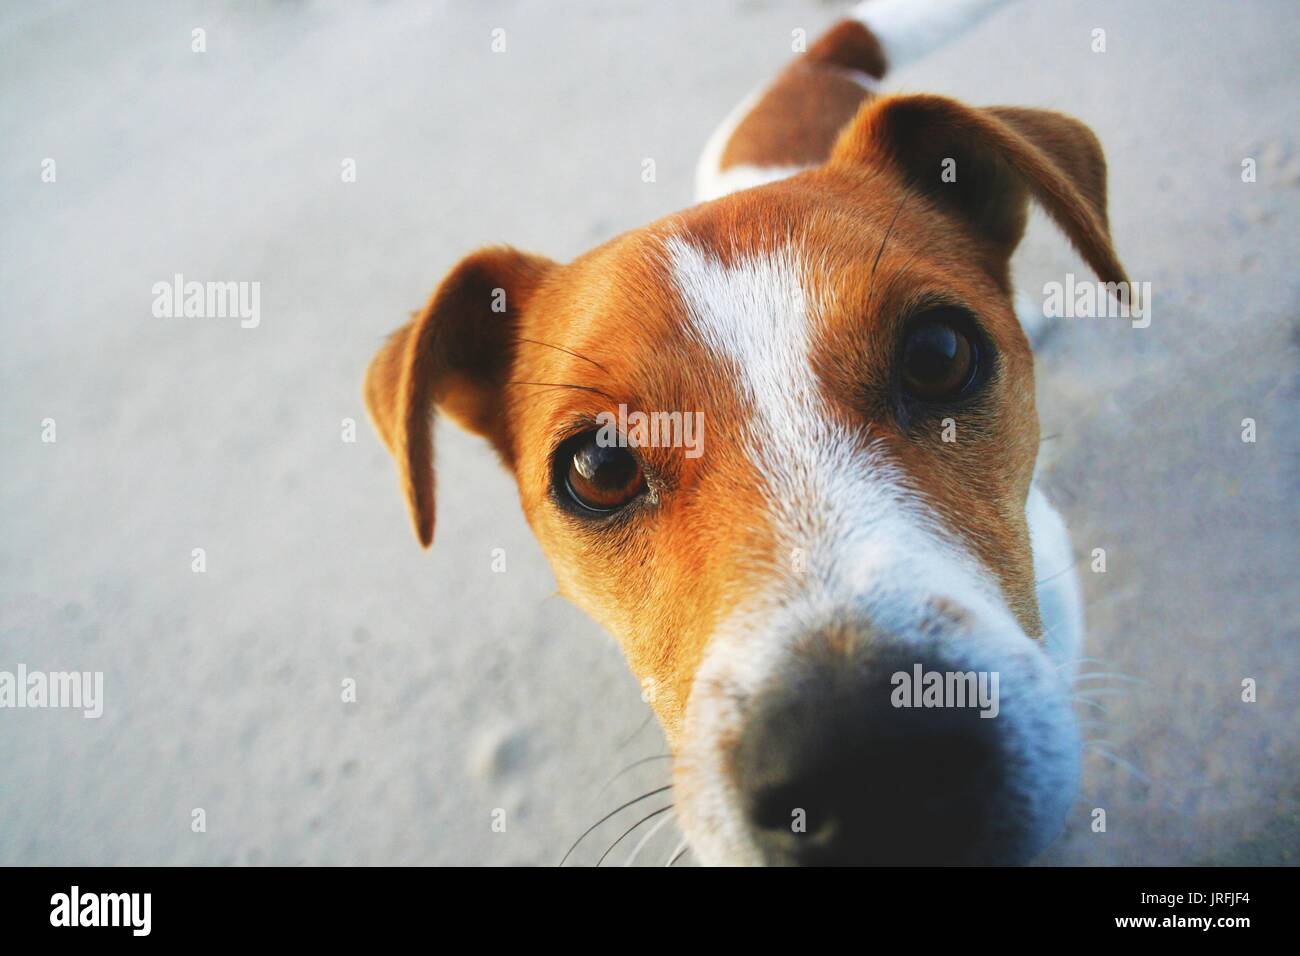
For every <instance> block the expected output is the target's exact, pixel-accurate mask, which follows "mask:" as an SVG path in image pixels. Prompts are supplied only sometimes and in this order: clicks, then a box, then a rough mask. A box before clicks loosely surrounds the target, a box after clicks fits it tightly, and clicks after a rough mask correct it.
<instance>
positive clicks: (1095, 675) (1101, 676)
mask: <svg viewBox="0 0 1300 956" xmlns="http://www.w3.org/2000/svg"><path fill="white" fill-rule="evenodd" d="M1085 680H1117V681H1123V682H1125V683H1128V684H1141V685H1142V686H1144V687H1150V686H1151V682H1150V681H1149V680H1144V679H1143V678H1141V677H1130V676H1129V675H1128V674H1107V673H1102V672H1099V671H1090V672H1089V673H1087V674H1076V675H1075V676H1074V677H1072V678H1071V679H1070V683H1071V684H1077V683H1079V682H1080V681H1085Z"/></svg>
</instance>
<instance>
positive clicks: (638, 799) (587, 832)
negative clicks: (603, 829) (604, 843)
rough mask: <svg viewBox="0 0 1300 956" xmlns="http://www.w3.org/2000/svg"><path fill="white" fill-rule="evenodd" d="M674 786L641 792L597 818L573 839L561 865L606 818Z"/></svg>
mask: <svg viewBox="0 0 1300 956" xmlns="http://www.w3.org/2000/svg"><path fill="white" fill-rule="evenodd" d="M672 788H673V785H672V784H671V783H670V784H668V785H667V786H664V787H658V788H656V789H654V790H651V791H650V792H649V793H643V794H641V796H639V797H636V798H635V799H633V800H629V801H628V802H627V803H624V804H621V805H619V806H617V807H615V808H614V809H613V810H611V811H609V813H607V814H605V815H604V816H603V817H601V818H600V819H599V820H597V821H596V822H595V823H593V824H592V825H591V826H589V827H587V829H585V830H583V831H582V835H581V836H579V837H578V839H576V840H574V841H573V846H571V847H569V849H568V852H566V853H565V854H564V856H563V857H561V859H560V866H564V864H565V861H567V860H568V859H569V857H570V856H572V855H573V851H574V850H576V849H577V848H578V844H580V843H581V842H582V841H583V840H585V839H587V837H588V836H589V835H590V834H591V833H592V831H594V830H595V829H596V828H597V827H598V826H600V825H601V824H602V823H604V822H605V821H606V820H608V819H610V818H611V817H613V816H616V815H617V814H619V813H622V812H623V811H624V810H626V809H627V808H628V807H630V806H633V805H634V804H637V803H640V802H641V801H642V800H647V799H649V798H650V797H653V796H654V795H655V794H657V793H663V792H664V791H666V790H671V789H672Z"/></svg>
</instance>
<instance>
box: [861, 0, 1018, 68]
mask: <svg viewBox="0 0 1300 956" xmlns="http://www.w3.org/2000/svg"><path fill="white" fill-rule="evenodd" d="M1006 2H1007V0H863V2H862V3H859V4H858V5H857V6H856V7H854V8H853V10H852V12H851V13H850V14H849V16H850V17H851V21H850V22H856V23H860V24H862V26H864V27H865V28H866V29H867V30H868V31H869V32H870V33H871V34H872V35H873V36H874V37H875V38H876V41H877V42H878V43H879V44H880V47H881V49H882V50H883V51H884V55H885V62H886V64H887V65H888V67H889V68H890V69H895V70H897V69H900V68H901V67H904V66H906V65H907V64H909V63H912V62H913V61H915V60H919V59H921V57H923V56H926V55H927V54H929V53H931V52H933V51H935V50H937V49H939V47H941V46H943V45H944V44H946V43H947V42H948V41H950V40H952V39H954V38H956V37H959V36H961V35H962V34H963V33H965V32H967V31H968V30H970V28H971V27H973V26H975V25H976V24H977V23H979V22H980V21H981V20H983V19H984V18H985V17H987V16H988V15H989V14H990V13H992V12H993V11H994V10H996V9H997V8H998V7H1001V6H1004V5H1005V4H1006Z"/></svg>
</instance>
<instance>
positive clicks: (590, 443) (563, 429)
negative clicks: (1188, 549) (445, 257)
mask: <svg viewBox="0 0 1300 956" xmlns="http://www.w3.org/2000/svg"><path fill="white" fill-rule="evenodd" d="M996 6H997V4H996V3H994V2H990V0H946V2H936V0H930V2H924V0H868V2H865V3H863V4H861V5H859V6H858V7H856V8H853V10H852V12H851V13H850V14H849V15H848V16H847V17H846V18H845V19H844V20H842V21H840V22H839V23H837V24H835V25H834V26H833V27H832V28H830V29H829V30H828V31H827V32H826V33H824V34H823V35H821V36H820V38H819V39H817V40H816V41H815V42H814V43H812V44H811V45H810V46H809V47H808V49H807V50H806V51H805V52H803V53H801V54H799V55H798V56H797V57H796V58H795V60H794V62H793V63H791V64H790V65H789V66H788V67H787V68H786V69H785V70H784V71H783V72H781V73H780V74H779V75H778V76H777V77H776V78H775V80H774V81H773V82H771V83H769V84H768V85H766V86H764V87H762V88H761V89H760V90H759V91H758V92H756V93H755V94H753V95H752V96H751V97H749V98H748V99H746V100H745V101H744V102H743V103H741V104H740V105H739V106H738V107H737V108H736V110H735V111H733V113H732V114H731V116H730V117H729V118H728V119H727V120H725V121H724V123H723V124H722V126H721V127H719V129H718V130H717V132H716V133H715V134H714V135H713V137H712V138H711V139H710V141H709V143H708V144H707V146H706V148H705V150H704V153H703V156H702V158H701V161H700V166H699V172H698V182H697V190H698V194H699V199H700V202H699V204H698V205H695V206H693V207H691V208H689V209H686V210H684V211H682V212H679V213H677V214H675V215H671V216H668V217H667V218H665V219H662V220H660V221H658V222H655V223H652V224H650V225H648V226H645V227H644V228H641V229H637V230H635V231H632V232H629V233H627V234H624V235H621V236H619V237H617V238H614V239H612V240H610V241H609V242H607V243H605V244H604V245H601V246H599V247H598V248H596V249H593V250H591V251H590V252H588V253H586V254H585V255H582V256H580V257H579V258H577V259H576V260H574V261H573V262H570V263H568V264H559V263H556V262H553V261H551V260H549V259H547V258H544V257H542V256H538V255H533V254H528V253H524V252H520V251H517V250H514V249H512V248H509V247H494V248H486V249H481V250H479V251H477V252H474V253H473V254H471V255H469V256H468V257H467V258H465V259H464V260H462V261H461V262H460V263H459V264H458V265H457V266H455V268H453V269H452V271H451V272H450V274H448V275H447V276H446V278H444V279H443V280H442V282H441V283H440V284H439V285H438V287H437V289H436V290H435V291H434V293H433V295H432V297H431V298H430V299H429V301H428V303H427V305H425V307H424V309H423V310H422V311H421V312H419V313H418V314H417V315H416V317H415V318H414V319H413V320H412V321H411V322H410V323H408V324H407V325H405V326H403V327H402V328H401V329H399V330H398V331H397V332H396V333H394V334H393V335H392V337H391V338H390V339H389V340H388V341H387V343H386V344H385V345H384V346H383V347H382V348H381V350H380V351H379V353H378V355H376V356H375V357H374V359H373V360H372V362H371V364H370V366H369V369H368V371H367V373H366V379H365V386H364V394H365V399H366V404H367V408H368V410H369V413H370V416H371V419H372V421H373V423H374V425H375V426H376V428H377V430H378V432H379V434H380V436H381V437H382V439H383V441H384V442H385V444H386V445H387V447H388V448H389V449H390V451H391V452H392V454H393V456H394V458H395V459H396V463H397V470H398V473H399V478H400V485H401V488H402V491H403V493H404V495H405V497H406V501H407V503H408V505H409V510H410V514H411V518H412V519H413V522H414V526H415V531H416V534H417V536H418V538H419V541H420V543H421V544H422V545H424V546H425V547H428V546H429V545H430V543H431V542H432V540H433V534H434V470H433V447H432V432H431V419H432V416H433V415H434V414H435V410H436V412H437V413H439V414H443V415H446V416H449V417H450V418H451V419H453V420H455V421H456V422H458V423H459V424H460V425H462V426H463V427H465V428H467V429H468V430H469V431H471V432H473V433H476V434H478V435H481V436H483V437H484V438H486V439H487V440H488V441H489V442H490V443H491V445H492V446H493V447H494V448H495V449H496V451H497V452H498V453H499V455H500V458H501V460H502V462H503V463H504V465H505V467H507V468H508V469H509V470H510V471H511V472H512V473H513V474H514V476H515V478H516V479H517V481H518V486H519V494H520V500H521V502H522V505H523V509H524V512H525V514H526V515H527V518H528V521H529V523H530V525H531V527H532V529H533V530H534V532H535V534H536V535H537V538H538V540H539V541H540V542H541V545H542V548H543V550H544V551H545V553H546V554H547V557H548V559H549V561H550V563H551V565H552V568H553V569H554V573H555V576H556V578H557V581H558V584H559V587H560V590H561V593H563V594H564V595H565V596H566V597H568V598H569V599H570V600H572V601H573V602H575V603H576V604H577V605H578V606H580V607H581V608H583V609H584V610H585V611H586V612H588V613H589V614H590V615H591V616H592V617H593V618H594V619H595V620H596V621H598V622H599V623H600V624H601V625H603V626H604V627H605V628H606V629H607V630H608V631H609V632H610V633H611V634H613V635H614V636H615V637H616V638H617V639H618V641H619V642H620V644H621V645H622V648H623V650H624V652H625V654H626V657H627V660H628V663H629V664H630V666H631V669H632V671H633V672H634V674H635V675H636V676H637V678H638V679H639V680H640V681H641V682H642V684H643V686H644V687H645V688H647V694H646V696H647V697H648V698H649V699H650V701H651V705H652V708H653V710H654V713H655V714H656V715H657V717H658V719H659V721H660V723H661V724H662V726H663V729H664V732H665V735H666V737H667V739H668V741H669V744H670V747H671V750H672V755H673V758H674V763H673V789H674V801H675V808H676V812H677V814H678V817H679V820H680V823H681V826H682V828H683V831H684V833H685V836H686V838H687V840H688V841H689V846H690V848H691V850H692V851H693V852H694V854H695V856H696V858H697V859H698V860H699V861H700V862H701V863H704V864H724V865H836V864H849V865H857V864H886V865H892V864H904V865H907V864H956V865H960V864H1016V863H1024V862H1027V861H1029V860H1032V859H1033V858H1034V857H1035V856H1037V855H1038V854H1039V853H1040V852H1041V851H1042V850H1043V849H1044V847H1045V846H1047V845H1048V844H1049V843H1050V842H1051V840H1052V839H1054V837H1055V835H1056V834H1057V833H1058V832H1059V831H1060V829H1061V827H1062V826H1063V823H1064V819H1065V816H1066V814H1067V813H1068V811H1069V808H1070V805H1071V803H1072V800H1073V797H1074V794H1075V793H1076V790H1077V786H1078V775H1079V764H1080V749H1081V746H1080V737H1079V732H1078V729H1077V725H1076V721H1075V718H1074V715H1073V710H1072V701H1071V694H1070V691H1069V676H1070V669H1071V666H1072V661H1073V660H1074V658H1075V655H1076V654H1077V652H1078V647H1079V644H1080V641H1081V639H1082V633H1083V619H1082V609H1081V604H1080V598H1079V588H1078V582H1077V579H1076V577H1075V574H1074V570H1073V565H1074V563H1075V561H1074V557H1073V554H1072V551H1071V545H1070V541H1069V537H1068V534H1067V531H1066V527H1065V524H1064V522H1063V521H1062V519H1061V517H1060V515H1059V514H1058V513H1057V512H1056V511H1055V510H1054V509H1053V507H1052V506H1051V505H1050V504H1049V503H1048V501H1047V499H1046V498H1045V497H1044V495H1043V493H1042V491H1041V490H1040V489H1039V487H1038V485H1037V483H1036V482H1035V477H1034V476H1035V462H1036V458H1037V453H1038V447H1039V428H1038V419H1037V415H1036V412H1035V407H1034V370H1033V356H1032V353H1031V348H1030V343H1029V340H1028V337H1027V335H1026V332H1025V330H1024V328H1023V327H1022V325H1021V321H1020V320H1019V319H1018V318H1017V315H1016V313H1015V309H1014V307H1013V296H1012V285H1011V278H1010V269H1009V258H1010V256H1011V254H1012V251H1013V250H1014V249H1015V247H1016V245H1017V243H1018V242H1019V241H1020V239H1021V237H1022V234H1023V232H1024V229H1025V223H1026V216H1027V210H1028V206H1029V203H1030V201H1031V200H1032V201H1034V202H1036V203H1037V204H1038V205H1039V206H1041V207H1042V208H1043V209H1044V210H1045V211H1046V212H1047V214H1048V215H1049V216H1050V217H1051V219H1052V220H1054V222H1055V223H1056V225H1057V226H1059V227H1060V229H1061V230H1062V231H1063V232H1064V233H1065V235H1066V236H1067V237H1068V238H1069V239H1070V240H1071V242H1072V244H1073V245H1074V247H1075V248H1076V249H1077V251H1078V252H1079V253H1080V255H1081V256H1082V258H1083V259H1084V260H1085V261H1086V262H1087V263H1088V264H1089V266H1090V267H1091V268H1092V269H1093V270H1094V271H1095V272H1096V274H1097V275H1098V277H1099V278H1100V279H1102V280H1105V281H1108V282H1123V281H1124V270H1123V267H1122V266H1121V264H1120V262H1119V260H1118V259H1117V258H1116V255H1115V252H1114V250H1113V248H1112V244H1111V239H1110V234H1109V228H1108V224H1107V214H1106V167H1105V160H1104V158H1103V155H1102V150H1101V147H1100V145H1099V143H1098V140H1097V138H1096V137H1095V136H1094V135H1093V133H1092V132H1091V131H1090V130H1089V129H1088V128H1087V127H1086V126H1084V125H1083V124H1082V123H1080V122H1078V121H1076V120H1074V119H1072V118H1070V117H1067V116H1064V115H1061V114H1058V113H1053V112H1047V111H1043V110H1038V109H1018V108H1009V107H990V108H976V107H972V106H967V105H963V104H961V103H959V102H956V101H954V100H951V99H947V98H942V97H938V96H927V95H906V96H900V95H892V96H890V95H883V94H882V93H881V92H880V91H879V86H880V82H881V80H882V79H883V78H884V76H885V74H886V70H887V69H888V68H889V67H890V66H898V65H901V64H902V63H905V62H908V61H909V60H911V59H913V58H915V57H917V56H920V55H922V54H924V53H925V52H927V51H928V50H931V49H933V48H935V47H937V46H938V45H940V44H942V43H943V42H946V41H947V40H948V39H949V38H951V37H953V36H955V35H957V34H959V33H960V32H961V31H962V30H964V29H966V28H968V27H969V26H970V25H971V24H973V23H975V22H976V21H978V20H979V19H980V18H982V17H983V16H985V15H987V14H988V13H989V12H990V11H991V10H992V9H993V8H994V7H996ZM620 409H621V411H620ZM628 409H631V410H633V412H641V413H643V417H644V414H649V413H653V412H659V411H670V412H676V411H680V412H682V413H683V414H685V415H694V414H701V415H702V419H701V420H702V422H703V423H704V425H705V426H706V428H705V433H706V441H705V442H704V444H703V446H702V453H701V454H699V455H697V456H694V457H692V456H688V455H687V454H685V453H683V449H681V448H677V447H672V445H673V443H672V442H671V441H668V442H663V441H658V442H656V441H648V440H646V437H645V435H644V434H640V435H639V436H635V437H629V436H627V435H622V436H621V439H622V440H613V438H612V437H611V435H610V433H609V432H608V431H605V432H602V428H607V425H604V426H603V425H601V422H602V420H603V421H605V422H606V423H608V421H609V420H610V416H612V415H614V414H615V413H616V412H617V413H618V414H620V415H621V416H622V417H621V418H619V419H618V421H620V422H626V421H628V420H630V416H629V415H628V414H627V410H628ZM624 427H626V426H624ZM615 430H617V426H616V427H615ZM642 431H644V430H642ZM669 431H670V432H671V429H669ZM954 675H955V676H956V678H957V680H956V681H955V682H954V680H953V677H954ZM990 676H991V677H992V679H993V683H992V687H993V688H994V689H995V691H996V692H997V695H998V697H999V700H998V702H997V704H996V705H995V707H994V708H993V711H994V716H993V719H989V717H990V709H989V708H988V707H986V706H985V707H979V708H976V707H972V706H969V705H967V706H962V704H961V703H960V702H954V701H953V700H952V699H951V698H952V694H953V692H954V687H955V688H956V689H957V691H960V690H961V688H962V687H964V686H965V687H969V688H971V693H972V696H974V688H975V687H976V684H977V683H978V686H979V687H980V688H981V690H980V697H981V701H983V700H984V695H985V691H986V690H987V689H988V687H989V683H988V682H987V681H985V678H988V677H990ZM976 679H978V680H976ZM981 681H982V683H980V682H981ZM913 682H915V683H916V684H917V685H918V686H916V687H911V688H910V689H908V688H905V687H904V686H903V685H904V684H908V685H911V684H912V683H913ZM920 685H923V688H922V687H921V686H920ZM922 689H923V690H924V693H922Z"/></svg>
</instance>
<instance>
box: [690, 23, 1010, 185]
mask: <svg viewBox="0 0 1300 956" xmlns="http://www.w3.org/2000/svg"><path fill="white" fill-rule="evenodd" d="M1005 2H1007V0H864V2H862V3H859V4H858V5H857V6H856V7H854V8H853V9H852V11H850V13H849V17H848V18H847V19H844V20H841V21H840V22H839V23H837V24H835V25H834V26H833V27H831V28H830V29H829V30H827V31H826V32H825V33H823V34H822V35H821V36H820V37H818V39H817V40H816V41H815V42H813V43H812V44H811V45H810V46H808V48H807V50H806V51H801V50H800V49H799V46H798V42H799V41H798V38H797V37H796V45H795V49H796V51H797V52H799V56H798V57H797V58H796V59H795V60H794V62H792V63H790V64H789V65H788V66H787V67H786V68H785V69H784V70H782V71H781V73H780V74H778V75H777V77H776V79H775V80H774V81H773V82H772V83H771V84H769V85H767V86H765V87H763V88H761V89H759V90H756V91H755V92H754V93H751V94H750V95H749V96H748V97H746V99H745V100H743V101H742V102H741V103H740V104H739V105H738V106H737V107H736V108H735V109H733V110H732V111H731V113H730V115H728V116H727V118H726V119H725V120H723V122H722V124H721V125H720V126H719V127H718V128H717V129H716V130H715V131H714V132H713V135H712V136H711V137H710V138H709V141H708V143H707V144H706V145H705V148H704V153H703V155H702V156H701V157H700V162H699V166H698V167H697V170H696V182H695V192H696V198H697V199H699V200H706V199H715V198H717V197H718V196H723V195H726V194H727V193H730V192H735V191H736V190H738V189H745V188H748V187H750V186H758V185H762V184H763V183H767V182H774V181H775V180H778V179H784V178H785V177H787V176H790V175H793V174H794V173H796V172H799V171H800V170H802V169H807V168H808V167H810V166H816V165H818V164H820V163H822V162H824V161H825V160H826V158H827V157H828V156H829V155H830V150H831V146H832V145H833V144H834V143H835V139H836V137H837V136H838V135H839V133H840V130H841V129H842V128H843V127H844V125H845V124H846V123H847V122H848V121H849V120H850V119H852V118H853V116H854V115H855V114H856V113H857V111H858V108H859V107H860V106H861V105H862V103H863V101H865V100H866V99H868V98H870V97H871V96H873V95H875V93H876V91H877V89H878V88H879V82H880V80H882V79H884V76H885V73H886V71H888V70H890V69H898V68H899V67H902V66H905V65H907V64H908V63H911V62H913V61H914V60H918V59H920V58H921V57H923V56H925V55H926V54H927V53H930V52H931V51H932V50H936V49H938V48H939V47H941V46H943V45H944V44H945V43H947V42H948V41H950V40H952V39H953V38H955V37H957V36H960V35H961V34H962V33H964V32H966V31H967V30H969V29H970V28H971V27H973V26H975V24H977V23H979V22H980V21H981V20H983V19H984V18H985V17H987V16H988V15H989V14H990V13H992V12H993V11H994V10H996V9H997V8H998V7H1000V6H1002V5H1003V4H1004V3H1005Z"/></svg>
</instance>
